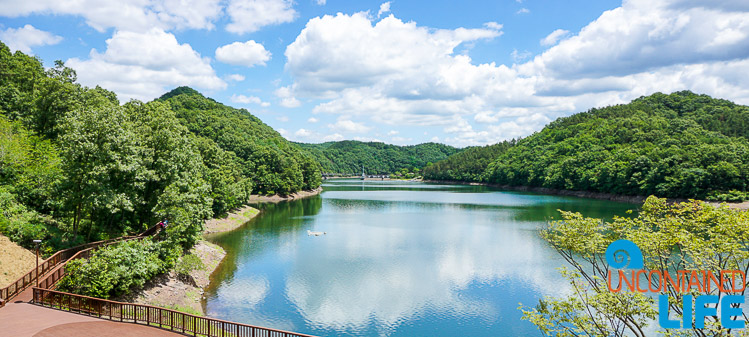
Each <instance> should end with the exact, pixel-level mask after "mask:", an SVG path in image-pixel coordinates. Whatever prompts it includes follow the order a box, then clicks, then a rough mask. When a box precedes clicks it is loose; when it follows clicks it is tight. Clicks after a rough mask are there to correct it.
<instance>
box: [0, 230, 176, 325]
mask: <svg viewBox="0 0 749 337" xmlns="http://www.w3.org/2000/svg"><path fill="white" fill-rule="evenodd" d="M157 231H158V229H157V228H156V226H154V227H151V228H149V229H148V230H146V231H145V232H143V233H141V234H140V236H145V235H151V234H154V232H157ZM64 264H65V263H61V264H60V265H58V266H56V267H55V268H52V269H51V270H49V271H47V272H46V273H44V274H42V275H40V276H41V277H40V278H39V279H46V278H47V277H48V276H49V275H51V274H52V273H54V272H55V271H56V270H57V269H59V268H61V267H62V266H63V265H64ZM32 285H33V284H29V285H28V286H27V288H26V289H24V290H23V291H21V292H20V293H19V294H18V295H16V296H14V297H12V298H11V299H10V301H9V302H10V303H6V305H5V306H4V307H0V336H13V337H46V336H54V337H79V336H80V337H104V336H112V337H122V336H135V337H143V336H154V337H162V336H163V337H172V336H181V335H180V334H177V333H173V332H169V331H165V330H162V329H159V328H156V327H149V326H143V325H137V324H131V323H119V322H112V321H107V320H102V319H99V318H95V317H91V316H87V315H81V314H76V313H71V312H68V311H62V310H56V309H51V308H46V307H42V306H38V305H34V304H31V303H29V302H31V300H32V298H33V289H32Z"/></svg>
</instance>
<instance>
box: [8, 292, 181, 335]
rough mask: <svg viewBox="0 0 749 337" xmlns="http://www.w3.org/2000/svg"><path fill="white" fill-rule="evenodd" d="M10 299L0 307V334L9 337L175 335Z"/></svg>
mask: <svg viewBox="0 0 749 337" xmlns="http://www.w3.org/2000/svg"><path fill="white" fill-rule="evenodd" d="M17 301H18V299H14V300H13V303H9V304H8V305H6V306H5V307H3V308H2V309H0V326H2V328H0V335H2V336H13V337H108V336H112V337H123V336H134V337H175V336H182V335H180V334H177V333H172V332H169V331H165V330H161V329H159V328H156V327H148V326H143V325H137V324H131V323H119V322H112V321H107V320H103V319H98V318H95V317H89V316H86V315H79V314H74V313H70V312H66V311H61V310H55V309H50V308H44V307H40V306H37V305H33V304H30V303H18V302H17Z"/></svg>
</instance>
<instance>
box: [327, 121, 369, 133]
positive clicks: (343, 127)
mask: <svg viewBox="0 0 749 337" xmlns="http://www.w3.org/2000/svg"><path fill="white" fill-rule="evenodd" d="M328 127H329V128H331V129H333V130H336V131H341V132H351V133H365V132H367V131H369V130H370V129H371V128H370V127H368V126H365V125H364V124H362V123H357V122H353V121H350V120H339V121H337V122H336V123H335V124H328Z"/></svg>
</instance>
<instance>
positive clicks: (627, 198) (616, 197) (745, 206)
mask: <svg viewBox="0 0 749 337" xmlns="http://www.w3.org/2000/svg"><path fill="white" fill-rule="evenodd" d="M424 182H426V183H436V184H455V185H472V186H488V187H496V188H499V189H502V190H508V191H517V192H534V193H541V194H550V195H561V196H569V197H578V198H590V199H598V200H609V201H616V202H627V203H632V204H642V203H643V202H645V199H647V197H646V196H642V195H621V194H613V193H604V192H591V191H574V190H561V189H556V188H548V187H534V186H513V185H500V184H491V183H479V182H467V181H457V180H424ZM668 201H669V202H672V203H673V202H686V201H689V199H684V198H668ZM700 201H702V202H705V203H707V204H710V205H713V206H718V205H720V204H723V203H725V204H727V205H728V208H731V209H739V210H749V201H744V202H740V203H739V202H721V201H705V200H700Z"/></svg>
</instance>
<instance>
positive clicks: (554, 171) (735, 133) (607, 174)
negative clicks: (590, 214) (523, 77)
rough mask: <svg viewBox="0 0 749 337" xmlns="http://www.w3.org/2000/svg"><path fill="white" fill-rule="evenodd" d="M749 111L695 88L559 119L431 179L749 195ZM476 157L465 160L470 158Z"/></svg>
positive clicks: (430, 173)
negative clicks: (693, 90)
mask: <svg viewBox="0 0 749 337" xmlns="http://www.w3.org/2000/svg"><path fill="white" fill-rule="evenodd" d="M747 126H749V107H746V106H742V105H737V104H734V103H731V102H729V101H726V100H721V99H714V98H711V97H709V96H707V95H697V94H694V93H692V92H689V91H681V92H675V93H672V94H670V95H666V94H661V93H656V94H653V95H651V96H647V97H641V98H638V99H636V100H634V101H632V102H631V103H629V104H623V105H616V106H610V107H606V108H601V109H591V110H589V111H587V112H582V113H578V114H575V115H572V116H569V117H564V118H559V119H557V120H556V121H554V122H552V123H550V124H549V125H547V126H546V127H545V128H544V129H543V130H541V131H539V132H537V133H534V134H533V135H531V136H528V137H526V138H523V139H520V140H517V141H512V142H506V143H500V144H497V145H492V146H489V147H484V148H473V149H468V150H466V151H464V152H462V153H460V154H458V155H456V156H455V157H451V158H448V159H447V160H445V161H443V162H438V163H436V164H435V165H433V166H431V167H430V168H427V169H426V170H425V174H424V175H425V178H428V179H438V180H462V181H479V182H487V183H494V184H500V185H515V186H537V187H548V188H556V189H567V190H582V191H595V192H605V193H614V194H623V195H643V196H645V195H657V196H661V197H681V198H700V199H714V200H743V199H749V195H747V193H746V189H747V180H748V178H749V138H747V137H749V134H748V133H747V130H749V129H748V128H747ZM469 158H471V159H474V161H475V163H476V164H473V163H470V164H467V163H466V161H465V160H463V159H469Z"/></svg>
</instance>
